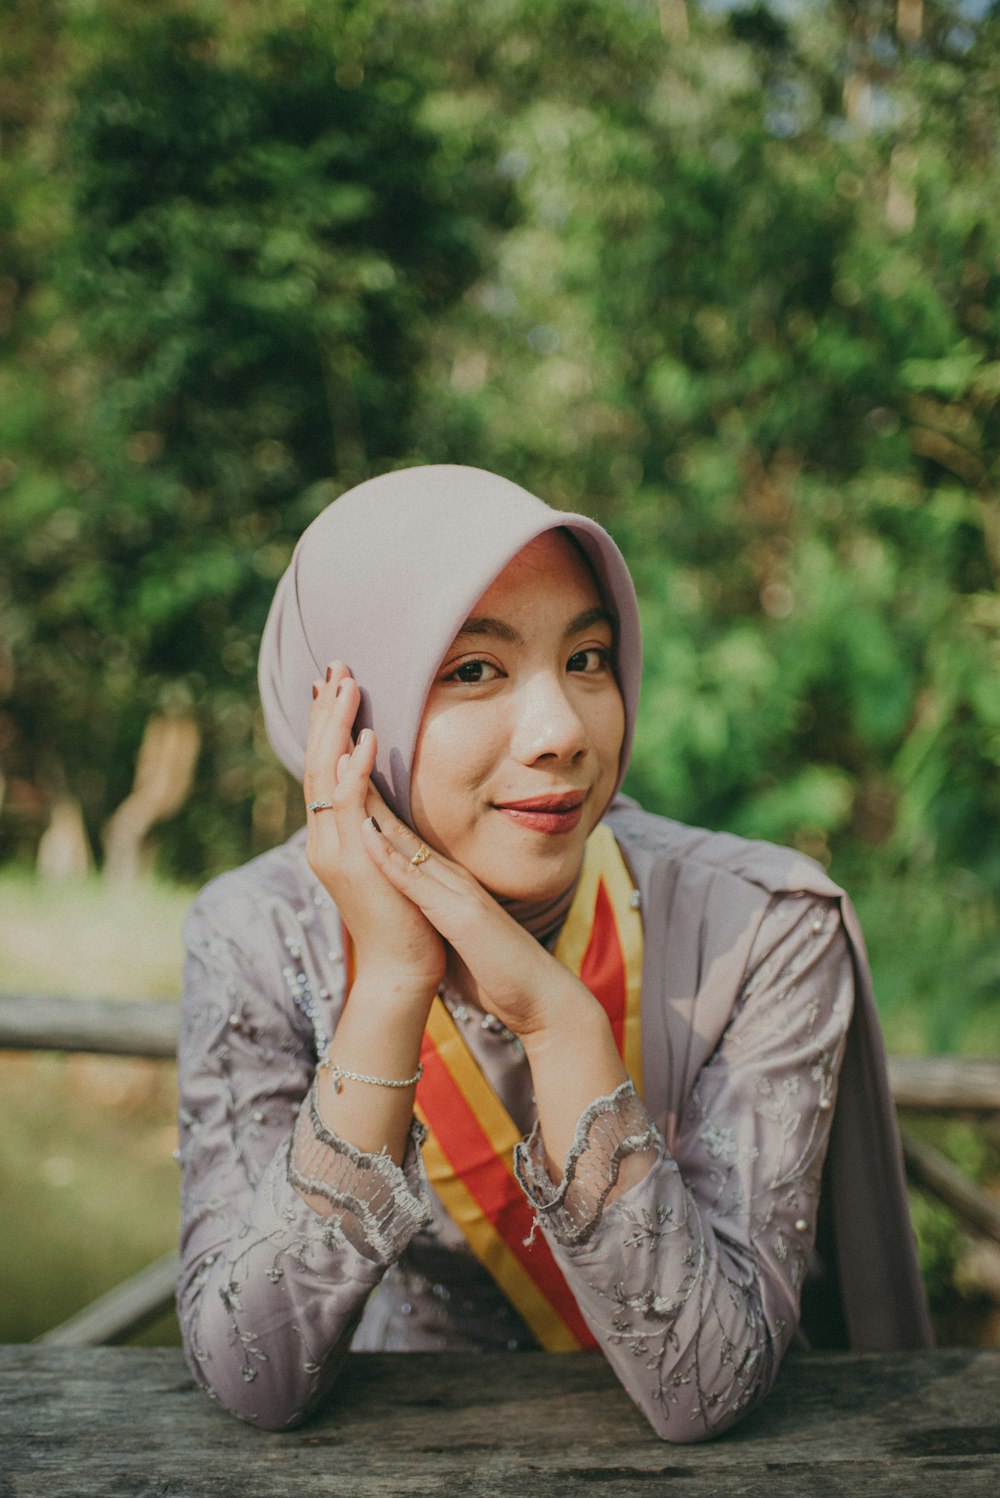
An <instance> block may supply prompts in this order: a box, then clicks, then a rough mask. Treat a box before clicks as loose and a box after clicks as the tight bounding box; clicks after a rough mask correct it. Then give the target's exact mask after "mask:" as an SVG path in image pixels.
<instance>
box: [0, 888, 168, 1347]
mask: <svg viewBox="0 0 1000 1498" xmlns="http://www.w3.org/2000/svg"><path fill="white" fill-rule="evenodd" d="M190 900H191V892H190V891H188V890H183V889H177V888H175V887H171V886H165V885H161V884H156V883H149V884H142V885H136V886H135V887H132V888H126V889H119V888H115V887H112V886H108V885H106V884H104V883H103V882H102V881H101V880H99V879H97V878H92V879H87V880H82V881H79V882H74V883H72V884H64V885H43V884H40V883H39V882H38V881H36V880H35V879H33V878H31V877H29V876H26V875H25V874H23V873H20V872H14V871H10V870H7V871H4V872H3V873H2V874H0V974H2V978H0V985H2V988H3V990H4V991H5V992H8V993H40V994H55V995H67V996H72V997H78V998H98V997H101V998H121V999H125V998H139V997H154V998H155V997H159V998H165V999H166V998H176V997H177V995H178V994H179V992H180V980H181V941H180V930H181V922H182V920H183V917H184V912H185V910H186V909H187V906H188V905H189V904H190ZM176 1095H177V1083H176V1071H175V1068H174V1067H173V1066H170V1065H167V1064H165V1063H162V1062H155V1061H145V1060H140V1059H136V1058H132V1057H111V1056H63V1055H50V1054H30V1053H21V1054H17V1053H7V1054H4V1055H0V1139H2V1144H0V1199H2V1200H3V1202H4V1204H5V1209H4V1212H3V1213H2V1214H0V1264H2V1265H3V1279H4V1286H5V1292H6V1293H5V1294H4V1296H3V1298H2V1301H0V1341H6V1342H18V1341H28V1340H30V1339H31V1338H33V1337H36V1336H37V1335H38V1334H39V1333H40V1332H42V1331H45V1330H46V1329H47V1328H49V1327H51V1326H54V1325H56V1324H57V1323H58V1322H60V1321H62V1320H64V1319H65V1318H66V1317H67V1316H69V1315H71V1314H72V1313H73V1312H74V1311H76V1310H79V1309H80V1308H81V1307H82V1306H84V1305H86V1304H87V1303H88V1302H89V1301H91V1300H93V1299H94V1298H95V1297H96V1296H98V1295H100V1294H102V1293H103V1292H104V1291H105V1290H109V1289H111V1288H112V1287H113V1286H114V1285H116V1284H118V1283H119V1282H120V1281H121V1280H123V1279H125V1278H126V1277H127V1276H128V1275H130V1274H133V1273H135V1272H136V1271H137V1270H138V1269H141V1268H142V1267H143V1266H144V1265H145V1264H148V1263H149V1262H150V1261H151V1260H153V1259H155V1258H158V1257H159V1256H160V1255H161V1254H164V1253H166V1252H167V1251H168V1250H169V1249H171V1248H172V1247H173V1246H174V1245H175V1243H176V1240H177V1190H178V1171H177V1166H176V1164H175V1162H174V1160H173V1156H172V1152H173V1150H174V1148H175V1146H176V1117H175V1115H176V1106H177V1103H176ZM141 1340H155V1341H157V1342H159V1343H171V1342H176V1341H178V1340H179V1337H178V1333H177V1327H176V1321H175V1319H174V1318H173V1317H167V1318H164V1320H163V1321H161V1322H160V1323H158V1324H157V1326H156V1327H154V1328H151V1329H150V1331H149V1332H147V1333H146V1334H145V1337H144V1338H143V1339H141Z"/></svg>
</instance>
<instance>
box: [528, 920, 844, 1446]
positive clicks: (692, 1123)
mask: <svg viewBox="0 0 1000 1498" xmlns="http://www.w3.org/2000/svg"><path fill="white" fill-rule="evenodd" d="M852 1000H853V975H852V969H851V962H850V954H849V950H848V946H847V942H846V939H845V936H844V933H843V929H842V926H841V923H840V916H839V911H838V909H837V907H836V905H835V903H833V902H831V901H825V900H819V901H817V900H814V899H812V898H805V897H798V896H784V897H780V898H777V899H776V900H775V901H774V902H773V903H772V905H771V907H770V908H769V910H768V912H767V914H766V915H765V917H764V919H763V921H762V923H761V927H760V931H759V933H758V936H757V939H756V941H755V944H754V948H753V950H752V953H751V956H750V959H749V962H748V966H747V971H746V975H745V978H744V983H743V986H742V989H741V992H740V995H739V999H738V1001H737V1004H736V1007H735V1010H734V1013H733V1017H732V1019H731V1021H730V1024H729V1026H728V1028H727V1030H726V1032H725V1034H724V1036H723V1038H722V1040H721V1041H720V1044H719V1046H718V1048H717V1050H716V1051H715V1052H714V1054H713V1056H712V1058H711V1060H710V1061H709V1062H708V1063H707V1064H706V1065H705V1066H704V1067H703V1069H702V1071H701V1074H700V1075H699V1077H698V1080H697V1083H696V1085H695V1087H694V1089H693V1091H692V1094H691V1097H690V1099H689V1101H688V1104H687V1107H686V1109H685V1112H684V1115H683V1119H682V1122H681V1126H680V1129H679V1131H678V1137H677V1139H676V1141H675V1144H674V1148H673V1150H672V1151H670V1152H668V1151H667V1150H666V1149H665V1148H664V1146H663V1143H662V1141H661V1140H660V1138H659V1136H658V1134H657V1132H656V1130H655V1129H654V1128H653V1126H652V1124H651V1122H650V1120H649V1117H648V1114H647V1113H646V1110H645V1109H644V1108H643V1106H642V1104H641V1103H640V1101H639V1099H638V1098H637V1097H636V1095H635V1092H634V1090H633V1089H632V1087H631V1084H628V1083H626V1084H625V1085H624V1086H623V1087H621V1088H620V1089H618V1090H617V1091H616V1092H615V1093H614V1094H612V1095H611V1096H610V1097H606V1098H601V1099H598V1100H597V1101H596V1102H595V1103H593V1104H592V1105H591V1106H590V1107H589V1108H588V1109H586V1110H585V1112H584V1115H583V1118H582V1119H581V1121H580V1125H579V1128H578V1131H577V1138H576V1142H575V1143H574V1146H573V1148H572V1149H571V1151H570V1154H569V1158H568V1160H567V1164H566V1170H565V1174H564V1177H563V1180H562V1182H561V1183H560V1185H559V1186H558V1187H554V1186H553V1185H552V1183H551V1181H550V1180H549V1176H548V1173H547V1171H546V1169H545V1165H544V1156H543V1151H542V1146H541V1144H540V1141H539V1140H538V1138H537V1137H535V1138H533V1139H532V1140H531V1141H529V1143H528V1146H527V1147H522V1149H521V1152H520V1160H519V1162H518V1163H519V1172H520V1175H521V1180H522V1184H523V1185H524V1187H525V1189H526V1191H527V1192H528V1195H529V1197H530V1199H531V1200H532V1201H533V1203H534V1205H535V1207H536V1211H537V1213H538V1217H539V1220H540V1222H541V1224H542V1226H543V1229H544V1231H545V1233H546V1236H547V1237H548V1239H549V1242H550V1244H551V1246H552V1248H553V1251H554V1254H555V1257H556V1259H557V1261H558V1263H559V1265H560V1267H561V1268H562V1270H563V1272H564V1274H565V1275H566V1278H567V1280H568V1282H569V1284H570V1286H571V1287H572V1289H573V1292H574V1294H575V1295H576V1297H577V1300H578V1302H579V1304H580V1307H581V1309H582V1311H583V1313H584V1315H585V1317H586V1319H587V1322H588V1324H589V1325H590V1327H591V1330H592V1331H593V1332H594V1334H595V1336H596V1337H597V1338H598V1340H599V1341H600V1343H601V1346H602V1347H603V1349H604V1351H605V1354H606V1356H607V1358H608V1360H609V1361H610V1362H611V1364H612V1366H613V1367H614V1368H615V1371H616V1372H617V1373H618V1376H619V1377H620V1378H621V1380H622V1383H623V1384H624V1385H625V1387H626V1389H627V1390H628V1392H629V1393H630V1394H631V1395H632V1397H633V1398H634V1399H635V1401H636V1403H637V1404H638V1405H639V1406H640V1408H641V1409H642V1410H643V1411H644V1413H645V1414H646V1415H647V1417H648V1418H649V1420H650V1422H651V1424H652V1425H653V1427H654V1429H655V1430H656V1431H657V1433H658V1434H659V1435H661V1436H663V1437H664V1438H666V1439H668V1440H672V1441H695V1440H700V1439H704V1438H705V1437H706V1436H711V1435H715V1434H718V1433H719V1432H720V1431H722V1430H724V1429H726V1428H727V1427H728V1426H729V1425H731V1424H733V1423H734V1422H735V1421H736V1420H737V1419H738V1418H740V1417H741V1416H742V1415H743V1414H745V1413H746V1411H747V1410H748V1409H749V1408H750V1406H751V1405H752V1404H753V1403H754V1402H755V1401H756V1400H757V1399H759V1398H761V1397H762V1396H763V1395H764V1394H765V1393H766V1392H767V1390H768V1389H769V1388H770V1386H771V1384H772V1382H773V1380H774V1377H775V1375H776V1373H777V1371H778V1367H779V1364H780V1361H781V1357H782V1355H783V1353H784V1351H785V1349H786V1347H787V1345H788V1343H789V1341H790V1340H791V1338H792V1336H793V1334H794V1331H795V1328H796V1325H797V1322H798V1310H799V1297H800V1294H801V1287H802V1281H803V1278H804V1275H805V1271H806V1266H807V1264H808V1259H809V1254H810V1251H811V1248H812V1243H813V1238H814V1235H815V1227H816V1213H817V1205H818V1194H819V1182H820V1174H821V1171H822V1166H823V1159H824V1155H825V1152H826V1145H827V1140H828V1136H829V1128H830V1122H831V1118H832V1113H833V1102H834V1099H835V1095H836V1083H837V1076H838V1073H839V1066H840V1061H841V1057H842V1054H843V1046H844V1040H845V1037H846V1032H847V1027H848V1023H849V1020H850V1015H851V1007H852ZM651 1142H652V1143H654V1146H655V1160H654V1163H653V1165H652V1167H651V1168H650V1169H649V1171H648V1173H647V1174H645V1175H644V1177H643V1178H642V1180H641V1181H640V1182H639V1183H638V1184H637V1185H635V1186H633V1187H632V1188H631V1189H629V1190H627V1191H626V1192H625V1193H624V1194H622V1195H620V1196H619V1198H618V1199H617V1200H614V1201H611V1200H610V1197H611V1193H612V1192H613V1190H614V1189H615V1185H616V1183H617V1182H618V1179H619V1161H622V1160H624V1161H627V1160H628V1159H630V1158H632V1157H634V1156H635V1154H636V1153H638V1152H640V1151H643V1152H645V1151H648V1149H649V1146H650V1143H651Z"/></svg>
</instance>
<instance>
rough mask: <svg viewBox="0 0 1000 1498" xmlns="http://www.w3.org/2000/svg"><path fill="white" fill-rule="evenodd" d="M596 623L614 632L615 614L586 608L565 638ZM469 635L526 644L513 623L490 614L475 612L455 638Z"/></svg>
mask: <svg viewBox="0 0 1000 1498" xmlns="http://www.w3.org/2000/svg"><path fill="white" fill-rule="evenodd" d="M594 624H606V625H607V627H608V629H610V630H611V632H612V634H614V631H615V619H614V615H613V614H609V613H608V611H607V609H603V608H601V607H600V606H597V607H595V608H592V609H584V611H583V613H582V614H577V615H575V617H574V618H572V619H571V620H570V621H569V623H568V624H567V626H566V628H565V630H564V631H563V639H565V640H568V639H569V638H570V636H571V635H578V634H582V633H583V631H584V630H585V629H590V628H591V626H592V625H594ZM467 635H476V636H479V637H480V638H482V637H483V636H487V637H489V638H490V639H494V640H503V641H505V643H506V644H508V645H523V644H524V636H523V635H522V634H520V632H519V631H518V630H516V629H515V628H514V626H513V625H512V624H508V623H507V621H506V619H494V618H491V616H490V615H489V614H474V615H473V616H472V618H471V619H466V621H465V623H464V624H463V625H462V628H461V629H460V630H459V632H458V634H457V635H456V636H455V639H456V640H461V639H464V638H465V637H466V636H467Z"/></svg>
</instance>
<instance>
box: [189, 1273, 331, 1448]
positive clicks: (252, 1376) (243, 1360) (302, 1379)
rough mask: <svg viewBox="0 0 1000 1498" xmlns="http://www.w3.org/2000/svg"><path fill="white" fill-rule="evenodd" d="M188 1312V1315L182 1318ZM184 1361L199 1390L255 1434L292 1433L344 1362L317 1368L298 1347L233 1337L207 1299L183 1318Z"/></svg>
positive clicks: (219, 1310) (226, 1322)
mask: <svg viewBox="0 0 1000 1498" xmlns="http://www.w3.org/2000/svg"><path fill="white" fill-rule="evenodd" d="M185 1312H186V1314H185ZM180 1321H181V1333H182V1342H183V1348H184V1357H185V1359H186V1361H187V1365H188V1368H189V1369H190V1370H191V1373H192V1375H193V1377H194V1380H195V1382H196V1383H197V1384H198V1386H199V1387H200V1388H201V1389H203V1390H204V1392H205V1393H206V1394H207V1395H208V1397H209V1398H210V1399H211V1400H212V1401H213V1402H214V1403H216V1404H219V1405H221V1406H222V1408H223V1409H224V1410H226V1411H227V1412H228V1413H229V1414H230V1415H235V1416H236V1418H237V1419H238V1420H242V1421H245V1423H246V1424H248V1425H253V1426H256V1427H257V1428H258V1429H259V1430H271V1431H283V1430H294V1429H295V1428H296V1426H298V1425H301V1424H302V1422H303V1421H304V1420H306V1419H308V1417H309V1416H310V1415H311V1414H312V1413H313V1412H314V1410H315V1409H316V1407H317V1406H318V1405H319V1404H320V1403H322V1401H323V1400H324V1399H325V1398H326V1396H327V1395H328V1393H329V1391H330V1389H331V1387H332V1385H333V1382H334V1380H335V1378H336V1375H337V1373H338V1372H339V1371H340V1367H341V1364H342V1362H343V1359H342V1358H340V1357H338V1358H336V1359H330V1360H329V1361H328V1362H327V1363H326V1364H325V1365H324V1366H322V1367H319V1366H317V1365H315V1364H313V1363H311V1362H309V1361H308V1360H305V1359H303V1358H302V1356H301V1353H302V1348H301V1346H300V1345H298V1343H297V1342H296V1345H295V1346H294V1348H293V1346H292V1345H288V1346H287V1347H277V1348H276V1347H275V1346H273V1345H272V1346H270V1347H269V1348H268V1350H267V1351H266V1352H265V1351H264V1350H263V1349H262V1348H261V1347H259V1346H258V1345H257V1339H256V1337H254V1336H253V1335H252V1334H249V1335H243V1336H241V1335H239V1334H235V1335H234V1328H233V1325H232V1323H231V1321H229V1320H228V1318H227V1317H226V1315H225V1314H224V1311H223V1307H222V1304H221V1301H220V1304H219V1307H218V1308H216V1307H214V1306H213V1304H212V1300H211V1298H209V1299H207V1300H204V1299H203V1300H201V1301H200V1302H199V1303H198V1304H197V1305H196V1306H195V1307H194V1308H191V1307H186V1308H184V1310H182V1314H181V1318H180Z"/></svg>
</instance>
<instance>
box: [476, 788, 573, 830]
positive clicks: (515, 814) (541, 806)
mask: <svg viewBox="0 0 1000 1498" xmlns="http://www.w3.org/2000/svg"><path fill="white" fill-rule="evenodd" d="M585 800H586V793H585V792H584V791H551V792H550V793H549V794H548V795H545V796H526V797H525V798H524V800H522V801H495V802H494V803H493V806H494V810H495V811H499V812H502V814H503V815H504V816H505V817H507V818H508V820H509V821H511V822H514V823H515V824H516V825H517V826H518V827H524V828H526V829H527V830H528V831H530V832H543V833H546V834H548V835H549V836H552V835H553V834H558V833H560V832H572V830H573V828H574V827H575V826H576V825H577V823H578V822H579V820H580V817H581V816H582V814H583V803H584V801H585Z"/></svg>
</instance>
